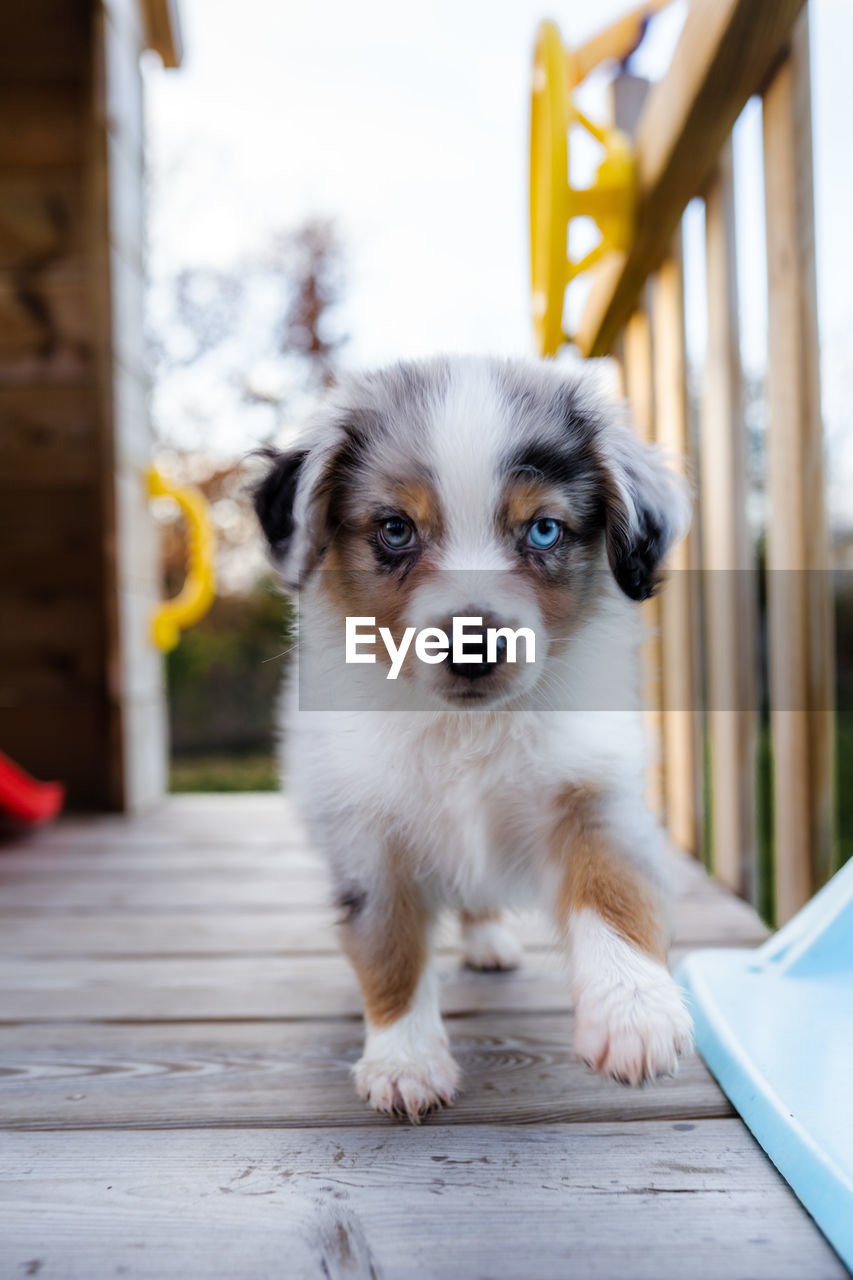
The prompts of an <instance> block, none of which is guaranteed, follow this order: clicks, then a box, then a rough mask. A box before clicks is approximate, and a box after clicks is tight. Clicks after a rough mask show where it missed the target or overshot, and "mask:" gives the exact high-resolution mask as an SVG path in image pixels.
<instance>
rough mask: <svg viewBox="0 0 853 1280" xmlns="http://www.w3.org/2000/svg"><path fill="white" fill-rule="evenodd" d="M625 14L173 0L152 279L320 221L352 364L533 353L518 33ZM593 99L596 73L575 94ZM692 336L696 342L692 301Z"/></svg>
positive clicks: (746, 325) (830, 108)
mask: <svg viewBox="0 0 853 1280" xmlns="http://www.w3.org/2000/svg"><path fill="white" fill-rule="evenodd" d="M626 7H628V0H598V3H596V4H595V5H589V4H585V5H581V4H579V3H576V2H575V3H572V2H571V0H564V2H563V3H562V4H558V5H555V6H554V7H553V8H550V9H549V8H544V7H543V5H542V2H541V0H503V2H501V0H432V3H430V4H428V5H427V4H424V3H420V4H414V3H401V2H400V0H359V3H358V4H349V3H347V4H345V3H343V2H342V0H325V2H324V0H315V3H312V4H305V3H296V2H295V0H289V2H285V3H282V2H281V0H241V2H240V4H239V5H235V4H234V3H233V0H180V11H181V17H182V25H183V30H184V40H185V46H186V57H185V62H184V65H183V67H182V68H181V69H180V70H178V71H168V72H164V71H163V70H162V69H161V68H160V67H159V64H158V63H156V60H154V59H149V60H147V61H146V80H147V103H148V106H147V110H148V135H149V151H150V164H151V167H152V172H153V174H154V183H153V190H154V193H155V199H154V201H153V203H152V208H151V210H150V247H151V262H152V268H153V271H154V274H155V276H156V275H157V274H159V273H162V272H163V271H168V270H170V269H172V268H174V267H176V266H185V265H205V264H216V265H227V264H228V263H229V262H231V261H234V260H235V259H239V258H240V257H241V256H242V255H244V254H245V253H246V252H247V251H251V250H252V249H253V248H258V247H261V246H262V245H263V244H264V243H265V241H266V239H267V237H268V236H269V234H270V233H271V232H273V231H276V230H282V229H286V228H288V227H291V226H293V225H295V224H297V223H298V222H300V221H301V220H303V219H304V218H305V217H306V216H308V215H311V214H316V215H320V216H330V217H333V218H334V219H335V220H336V221H337V222H338V224H339V227H340V232H341V235H342V237H343V240H344V244H345V248H346V254H347V262H348V289H347V303H346V308H345V316H344V326H345V328H346V330H347V331H348V332H349V333H350V334H351V336H352V341H351V342H350V344H349V346H348V347H347V350H346V361H347V362H348V363H350V364H355V365H362V364H372V363H377V362H380V361H385V360H391V359H395V358H398V357H400V356H411V355H418V354H429V353H433V352H435V351H438V350H444V351H492V352H498V353H504V354H532V342H531V336H530V327H529V320H528V275H527V207H526V202H527V129H528V95H529V79H530V58H531V49H532V44H533V39H534V35H535V31H536V27H537V24H538V22H539V21H540V20H541V18H543V17H546V16H552V17H554V18H555V19H556V20H557V21H558V23H559V25H560V27H561V29H562V31H563V34H564V37H565V39H566V40H567V41H568V42H570V43H577V42H579V41H581V40H583V39H584V38H585V37H586V36H588V35H590V34H592V32H593V31H594V30H597V29H598V28H600V27H601V26H602V25H605V24H606V23H607V22H608V21H610V20H611V19H612V18H613V17H615V16H618V14H620V13H621V12H623V11H624V10H625V8H626ZM810 9H811V12H812V44H813V48H812V56H813V86H814V119H815V162H816V206H817V229H818V237H817V238H818V290H819V316H820V323H821V333H822V339H823V371H824V403H825V410H826V415H827V418H828V422H829V427H830V443H831V448H832V453H833V463H834V466H833V471H834V473H835V475H836V493H835V505H836V507H837V505H838V501H839V492H840V493H841V501H842V502H843V501H844V500H845V498H846V492H847V490H846V489H843V490H841V491H839V483H840V481H839V477H841V478H843V481H844V484H845V485H849V484H850V483H853V456H851V455H853V449H851V448H849V447H847V446H846V444H845V441H846V440H849V437H850V434H851V431H853V425H851V424H853V415H851V411H850V409H849V408H848V404H849V402H850V400H851V398H853V358H851V354H850V350H851V345H853V291H851V285H850V275H851V270H850V265H849V264H850V259H851V256H853V255H851V248H850V230H849V228H850V221H851V210H853V177H851V166H850V163H849V155H850V150H851V144H850V139H851V138H853V90H851V76H850V56H851V49H853V5H852V4H850V2H849V0H812V3H811V5H810ZM682 19H683V0H676V3H675V4H674V5H673V6H672V8H671V9H670V10H668V11H666V12H665V13H664V14H663V15H662V16H661V17H660V18H658V19H656V20H655V22H654V23H653V24H652V29H651V32H650V37H649V38H648V40H647V41H646V43H645V44H644V46H643V47H642V49H641V50H640V51H639V54H638V55H637V56H636V58H635V61H634V65H633V69H634V70H636V71H638V72H639V73H640V74H646V75H649V76H650V77H651V78H656V77H657V76H659V75H660V74H662V72H663V71H664V70H665V68H666V66H667V64H668V61H669V58H670V55H671V52H672V48H673V45H674V42H675V40H676V39H677V34H678V30H679V29H680V24H681V21H682ZM601 94H602V86H601V84H600V83H599V84H598V85H596V84H595V83H593V84H592V85H591V87H590V89H589V90H588V105H591V106H592V107H593V108H595V106H596V104H597V103H598V102H600V101H601ZM759 138H760V118H759V114H758V113H757V112H756V111H755V110H753V111H752V112H750V113H747V116H746V118H745V120H744V121H743V123H742V125H741V127H740V128H739V130H738V134H737V137H736V165H737V172H736V177H737V179H738V181H739V184H740V185H739V192H738V196H739V215H740V226H739V234H740V237H741V262H740V275H741V291H742V299H741V305H742V310H743V338H744V355H745V358H746V360H747V363H748V364H749V365H751V366H753V367H759V366H760V364H761V361H762V358H763V354H764V349H765V326H766V308H765V307H764V296H763V291H764V287H765V286H764V265H763V242H762V231H761V217H762V209H761V180H760V164H759V153H758V150H757V146H758V139H759ZM694 222H695V219H694ZM699 230H700V231H701V228H700V229H699ZM692 233H693V237H694V239H695V236H696V227H695V225H694V226H693V228H692ZM689 235H690V228H688V236H689ZM690 328H691V334H690V338H691V344H692V347H693V348H694V349H695V350H698V349H699V348H700V347H701V340H702V311H701V297H700V298H699V299H698V302H697V301H695V300H694V302H693V305H692V307H691V315H690ZM225 431H226V435H227V436H229V437H230V433H231V432H232V431H233V435H234V447H235V449H239V448H240V447H241V445H242V444H243V443H244V442H245V441H244V438H243V437H241V426H240V424H238V423H234V424H233V426H232V425H231V424H229V425H228V426H227V427H226V428H225ZM851 505H853V504H851Z"/></svg>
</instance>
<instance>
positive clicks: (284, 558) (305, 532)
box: [253, 442, 335, 591]
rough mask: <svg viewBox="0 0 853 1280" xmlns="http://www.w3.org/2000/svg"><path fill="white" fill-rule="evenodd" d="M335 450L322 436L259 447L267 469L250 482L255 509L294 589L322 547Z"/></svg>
mask: <svg viewBox="0 0 853 1280" xmlns="http://www.w3.org/2000/svg"><path fill="white" fill-rule="evenodd" d="M334 452H335V451H334V450H333V449H332V448H331V447H330V446H329V444H328V443H325V442H324V444H319V443H318V444H316V445H315V446H314V447H309V448H303V449H293V450H291V451H289V452H287V453H281V452H279V450H277V449H263V450H261V451H260V453H261V455H262V456H263V457H264V458H266V460H267V470H266V472H265V473H264V475H263V476H262V478H261V479H260V481H259V482H258V483H257V484H256V485H255V488H254V493H253V497H254V506H255V514H256V515H257V517H258V520H259V521H260V525H261V528H262V529H263V531H264V535H265V537H266V540H267V543H268V544H269V549H270V554H271V556H272V559H273V561H274V563H275V565H276V568H277V569H278V570H279V572H280V573H281V575H282V577H283V579H284V582H285V585H286V586H287V587H288V589H289V590H290V591H298V590H299V588H300V587H301V585H302V583H303V582H304V580H305V579H306V578H307V576H308V575H309V573H310V572H311V570H312V569H313V568H314V567H315V565H316V564H317V563H318V562H319V560H320V559H321V557H322V555H323V552H324V551H325V549H326V544H327V541H328V537H327V533H328V531H327V529H326V522H327V514H328V506H329V484H328V480H329V473H330V469H331V464H332V461H333V459H334Z"/></svg>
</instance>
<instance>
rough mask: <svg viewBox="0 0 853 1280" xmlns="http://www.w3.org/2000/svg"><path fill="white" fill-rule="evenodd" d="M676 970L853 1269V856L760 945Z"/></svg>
mask: <svg viewBox="0 0 853 1280" xmlns="http://www.w3.org/2000/svg"><path fill="white" fill-rule="evenodd" d="M676 977H677V979H678V980H679V982H680V983H681V985H682V986H683V987H684V988H685V990H686V991H687V993H688V995H689V997H690V1005H691V1010H692V1013H693V1017H694V1019H695V1021H696V1045H697V1048H698V1050H699V1052H700V1053H701V1055H702V1057H703V1058H704V1059H705V1062H706V1063H707V1064H708V1067H709V1068H710V1070H711V1071H712V1072H713V1074H714V1075H715V1076H716V1078H717V1080H718V1081H719V1083H720V1087H721V1088H722V1089H723V1090H724V1092H725V1093H726V1094H727V1095H728V1096H729V1098H730V1099H731V1101H732V1103H733V1104H734V1106H735V1107H736V1108H737V1110H738V1111H739V1112H740V1114H741V1116H742V1117H743V1119H744V1121H745V1123H746V1124H747V1125H748V1127H749V1128H750V1129H751V1130H752V1132H753V1133H754V1134H755V1137H756V1138H757V1139H758V1141H759V1142H760V1143H761V1145H762V1147H763V1148H764V1150H765V1151H766V1152H767V1154H768V1155H769V1157H770V1159H771V1160H772V1161H773V1163H774V1164H775V1165H776V1167H777V1168H778V1169H779V1171H780V1172H781V1173H782V1174H783V1175H784V1177H785V1178H786V1179H787V1180H788V1182H789V1183H790V1184H791V1186H792V1187H793V1189H794V1191H795V1192H796V1194H797V1195H798V1196H799V1198H800V1200H801V1201H802V1202H803V1204H804V1205H805V1207H806V1208H807V1209H808V1211H809V1213H810V1214H811V1215H812V1216H813V1217H814V1219H815V1221H816V1222H817V1224H818V1226H819V1227H820V1228H821V1230H822V1231H823V1232H824V1234H825V1235H826V1237H827V1238H828V1239H829V1241H830V1242H831V1243H832V1244H833V1245H834V1247H835V1248H836V1250H837V1251H838V1253H839V1254H840V1255H841V1257H842V1259H843V1260H844V1262H845V1264H846V1265H847V1267H848V1268H849V1269H851V1270H853V860H851V861H850V862H849V863H848V864H847V865H846V866H845V867H844V868H843V869H842V870H841V871H839V872H838V874H837V875H836V876H834V877H833V879H832V880H830V882H829V884H827V885H826V886H825V887H824V888H823V889H822V890H821V891H820V893H818V894H817V895H816V896H815V897H814V898H813V899H812V901H811V902H810V903H809V904H808V906H806V907H804V908H803V910H802V911H800V912H799V913H798V914H797V915H796V916H794V918H793V920H790V921H789V922H788V924H786V925H785V926H784V927H783V928H782V929H780V930H779V932H778V933H777V934H775V936H774V937H772V938H771V939H770V940H769V941H768V942H766V943H764V945H763V946H761V947H759V948H758V949H757V950H754V951H727V950H722V951H696V952H694V953H693V954H692V955H690V956H688V957H687V959H686V960H685V961H684V963H683V964H682V965H681V967H680V968H679V970H678V972H677V973H676Z"/></svg>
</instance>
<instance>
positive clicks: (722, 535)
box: [700, 139, 758, 901]
mask: <svg viewBox="0 0 853 1280" xmlns="http://www.w3.org/2000/svg"><path fill="white" fill-rule="evenodd" d="M705 261H706V279H707V295H708V350H707V356H706V365H705V373H704V380H703V399H702V430H701V433H700V439H701V458H702V468H701V477H702V494H701V506H702V547H703V556H704V568H705V572H704V574H703V584H704V589H705V627H706V644H705V662H706V678H707V705H708V745H709V752H710V766H711V824H712V831H713V841H712V849H711V866H712V868H713V870H714V873H715V875H716V876H717V877H718V878H719V879H720V880H721V881H722V882H723V884H725V885H728V887H729V888H730V889H733V890H734V891H735V892H736V893H740V894H742V895H743V896H744V897H745V898H748V899H749V900H750V901H755V895H756V891H757V868H756V829H755V814H756V794H755V747H756V735H757V711H756V708H757V705H758V704H757V647H756V637H757V631H758V622H757V616H756V615H757V597H756V594H755V592H756V586H757V583H756V578H755V573H754V553H753V549H752V545H751V542H750V537H749V531H748V528H747V522H746V498H747V482H746V424H745V422H744V403H743V385H742V377H741V358H740V331H739V323H738V293H737V260H736V243H735V208H734V181H733V165H732V146H731V139H729V140H728V141H727V142H726V144H725V146H724V147H723V149H722V151H721V153H720V159H719V162H718V165H717V169H716V171H715V174H714V177H713V179H712V181H711V183H710V184H709V186H708V187H707V189H706V191H705Z"/></svg>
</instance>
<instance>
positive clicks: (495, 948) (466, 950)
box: [462, 920, 522, 972]
mask: <svg viewBox="0 0 853 1280" xmlns="http://www.w3.org/2000/svg"><path fill="white" fill-rule="evenodd" d="M462 945H463V953H462V959H463V963H464V964H466V965H467V966H468V968H469V969H482V970H484V971H486V972H489V971H490V970H495V969H517V968H518V966H519V965H520V964H521V955H522V951H521V943H520V942H519V941H518V939H517V938H516V937H515V935H514V934H512V933H510V931H509V929H508V928H507V927H506V925H505V924H502V923H501V922H500V920H473V921H470V922H468V921H465V922H463V925H462Z"/></svg>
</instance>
